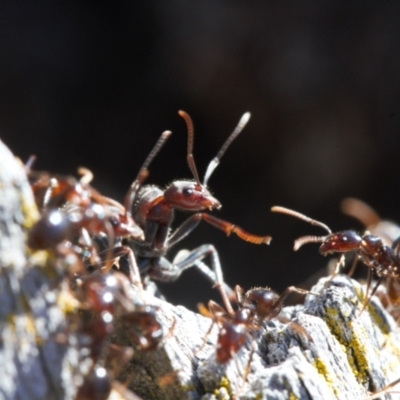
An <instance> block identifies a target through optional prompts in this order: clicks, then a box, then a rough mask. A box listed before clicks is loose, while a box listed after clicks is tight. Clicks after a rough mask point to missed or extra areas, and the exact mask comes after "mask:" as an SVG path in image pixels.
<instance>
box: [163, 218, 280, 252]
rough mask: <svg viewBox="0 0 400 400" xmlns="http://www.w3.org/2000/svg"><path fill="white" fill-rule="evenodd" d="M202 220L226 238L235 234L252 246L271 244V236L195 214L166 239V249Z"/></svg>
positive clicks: (218, 219)
mask: <svg viewBox="0 0 400 400" xmlns="http://www.w3.org/2000/svg"><path fill="white" fill-rule="evenodd" d="M201 220H203V221H205V222H207V223H208V224H210V225H212V226H214V227H215V228H217V229H220V230H221V231H223V232H225V233H226V235H227V236H229V235H230V234H231V233H235V234H236V235H237V236H239V238H240V239H242V240H244V241H246V242H250V243H253V244H262V243H264V244H269V243H270V242H271V239H272V238H271V236H257V235H253V234H251V233H248V232H246V231H244V230H243V229H242V228H240V227H238V226H236V225H234V224H232V223H230V222H228V221H224V220H222V219H220V218H216V217H214V216H213V215H210V214H206V213H196V214H193V215H192V216H191V217H189V218H188V219H187V220H186V221H185V222H183V224H182V225H181V226H179V227H178V228H177V229H176V230H175V232H174V233H173V234H172V235H171V236H170V237H169V239H168V247H171V246H173V245H174V244H176V243H177V242H179V241H181V240H182V239H183V238H184V237H186V236H187V235H188V234H189V233H190V232H191V231H192V230H193V229H194V228H196V226H197V225H198V224H199V222H200V221H201Z"/></svg>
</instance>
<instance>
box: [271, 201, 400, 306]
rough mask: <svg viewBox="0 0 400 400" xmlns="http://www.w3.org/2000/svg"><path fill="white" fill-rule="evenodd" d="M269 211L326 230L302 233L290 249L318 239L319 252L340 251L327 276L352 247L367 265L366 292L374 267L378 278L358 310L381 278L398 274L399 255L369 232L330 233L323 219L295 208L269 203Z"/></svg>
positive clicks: (367, 301) (395, 277) (330, 252)
mask: <svg viewBox="0 0 400 400" xmlns="http://www.w3.org/2000/svg"><path fill="white" fill-rule="evenodd" d="M271 211H272V212H277V213H281V214H287V215H290V216H292V217H295V218H298V219H301V220H303V221H305V222H308V223H309V224H311V225H316V226H319V227H321V228H323V229H325V230H326V231H327V232H328V235H325V236H303V237H300V238H299V239H296V240H295V242H294V250H295V251H297V250H298V249H299V248H300V247H301V246H303V245H304V244H307V243H321V246H320V248H319V251H320V253H321V254H322V255H327V254H332V253H342V255H341V257H340V259H339V261H338V263H337V265H336V270H335V272H334V274H333V275H332V277H331V279H333V277H334V276H336V275H337V274H338V273H339V268H340V266H341V265H343V264H344V253H347V252H350V251H355V252H356V255H357V258H358V259H360V260H361V262H362V263H363V264H365V265H366V266H367V267H369V269H368V282H367V293H368V291H369V288H370V285H371V281H372V271H375V273H376V274H377V275H378V277H379V279H378V281H377V283H376V285H375V286H374V288H373V289H372V291H371V294H370V295H368V296H367V297H366V299H365V302H364V305H363V307H362V311H363V310H364V309H365V307H366V306H367V305H368V303H369V301H370V299H371V297H372V296H373V295H374V294H375V292H376V290H377V289H378V287H379V285H380V284H381V283H382V281H383V279H384V278H391V279H395V280H398V278H399V276H400V270H399V269H400V257H399V255H397V254H396V253H395V252H394V250H393V249H392V248H391V247H389V246H387V245H385V244H384V242H383V240H382V239H381V238H380V237H379V236H375V235H370V234H369V233H367V234H365V235H362V236H361V235H359V234H358V233H356V232H354V231H351V230H347V231H342V232H337V233H332V231H331V230H330V228H329V227H328V226H327V225H325V224H324V223H322V222H319V221H316V220H314V219H311V218H309V217H307V216H305V215H303V214H301V213H299V212H297V211H293V210H290V209H288V208H285V207H280V206H275V207H272V208H271ZM362 311H361V312H362Z"/></svg>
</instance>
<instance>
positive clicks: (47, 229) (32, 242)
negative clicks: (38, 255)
mask: <svg viewBox="0 0 400 400" xmlns="http://www.w3.org/2000/svg"><path fill="white" fill-rule="evenodd" d="M73 229H74V224H73V223H72V222H71V220H70V218H69V216H68V214H66V213H65V212H63V211H62V210H52V211H49V212H47V213H46V214H45V215H43V216H42V218H41V219H40V220H39V221H38V222H37V223H36V224H35V225H34V226H33V228H32V229H31V231H30V232H29V236H28V246H29V247H30V248H31V249H33V250H43V249H47V248H54V247H55V246H56V245H57V244H59V243H61V242H62V241H63V240H65V239H67V238H68V237H70V236H71V233H72V231H73Z"/></svg>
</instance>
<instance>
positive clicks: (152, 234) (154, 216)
mask: <svg viewBox="0 0 400 400" xmlns="http://www.w3.org/2000/svg"><path fill="white" fill-rule="evenodd" d="M179 115H180V116H181V117H182V118H183V119H184V120H185V122H186V124H187V128H188V151H187V161H188V164H189V167H190V170H191V172H192V175H193V177H194V181H188V180H186V181H183V180H182V181H174V182H172V183H171V184H170V185H169V186H168V187H167V188H166V189H165V190H162V189H160V188H159V187H157V186H144V187H142V188H141V189H140V190H139V191H138V194H137V196H136V197H135V199H134V201H133V210H132V216H133V218H134V220H135V221H136V223H137V224H138V225H139V226H140V227H141V228H142V229H143V232H144V236H145V238H144V240H135V239H132V240H129V243H130V246H131V247H132V249H133V251H134V253H135V256H136V259H137V262H138V265H139V269H140V271H141V274H142V275H144V276H148V277H149V278H153V279H155V280H161V281H173V280H176V279H177V278H178V277H179V276H180V275H181V273H182V272H183V271H184V270H186V269H188V268H190V267H192V266H196V265H198V261H199V260H201V259H203V258H204V257H205V256H207V255H210V256H211V265H212V269H213V271H214V272H212V271H211V270H210V271H209V272H206V273H205V275H206V276H207V277H208V278H209V279H210V280H212V281H213V283H217V282H223V279H222V270H221V266H220V261H219V257H218V253H217V251H216V250H215V248H214V246H213V245H211V244H205V245H203V246H200V247H198V248H196V249H194V250H192V251H190V252H189V253H188V254H187V255H186V256H185V257H183V258H181V259H180V260H177V259H175V260H174V261H173V262H170V261H169V260H168V259H167V258H166V257H165V255H166V253H167V251H168V250H169V249H170V248H171V247H172V246H174V245H175V244H176V243H178V242H180V241H181V240H182V239H183V238H185V237H186V236H187V235H188V234H189V233H190V232H191V231H192V230H193V229H195V228H196V226H197V225H198V224H199V223H200V221H202V220H203V221H205V222H207V223H209V224H211V225H213V226H214V227H216V228H218V229H220V230H222V231H224V232H225V233H226V234H227V235H230V234H231V233H235V234H236V235H238V236H239V238H241V239H242V240H245V241H248V242H250V243H255V244H261V243H265V244H269V242H270V241H271V237H270V236H256V235H253V234H251V233H247V232H245V231H244V230H243V229H242V228H240V227H238V226H236V225H234V224H232V223H230V222H227V221H224V220H221V219H219V218H216V217H214V216H212V215H210V214H206V213H204V212H201V211H202V210H206V209H208V210H210V211H212V210H214V209H218V208H220V207H221V204H220V202H219V201H218V200H217V199H216V198H215V197H213V196H212V195H211V193H210V191H209V190H208V188H207V183H208V180H209V178H210V176H211V175H212V173H213V171H214V170H215V168H216V167H217V166H218V164H219V162H220V160H221V157H222V156H223V155H224V153H225V151H226V150H227V148H228V147H229V145H230V144H231V143H232V141H233V140H234V139H235V138H236V136H237V135H238V134H239V133H240V132H241V131H242V129H243V128H244V126H245V125H246V123H247V121H248V120H249V118H250V113H245V114H244V115H243V117H242V118H241V120H240V121H239V124H238V125H237V127H236V128H235V130H234V131H233V132H232V134H231V135H230V136H229V137H228V139H227V140H226V141H225V143H224V145H223V146H222V147H221V149H220V151H219V152H218V153H217V155H216V157H214V159H213V160H212V161H211V162H210V164H209V165H208V168H207V171H206V174H205V177H204V180H203V183H201V182H200V179H199V175H198V173H197V168H196V164H195V161H194V157H193V139H194V130H193V123H192V120H191V119H190V117H189V115H188V114H187V113H186V112H184V111H179ZM175 210H181V211H190V212H195V214H193V215H192V216H191V217H189V218H188V219H187V220H186V221H185V222H183V224H182V225H181V226H179V227H178V228H177V229H175V231H174V232H172V233H171V232H170V230H171V225H172V222H173V219H174V213H175ZM230 294H232V293H230Z"/></svg>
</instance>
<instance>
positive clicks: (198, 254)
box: [148, 244, 234, 314]
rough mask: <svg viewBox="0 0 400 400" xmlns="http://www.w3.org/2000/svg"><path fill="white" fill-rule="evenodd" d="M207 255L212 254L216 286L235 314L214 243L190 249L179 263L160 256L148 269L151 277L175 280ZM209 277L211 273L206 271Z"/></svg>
mask: <svg viewBox="0 0 400 400" xmlns="http://www.w3.org/2000/svg"><path fill="white" fill-rule="evenodd" d="M207 255H210V256H211V266H212V269H213V271H214V274H215V280H213V282H214V286H215V287H217V288H218V290H219V291H220V293H221V297H222V300H223V302H224V305H225V307H226V309H227V311H228V312H229V313H230V314H233V313H234V311H233V308H232V305H231V303H230V301H229V297H228V295H227V293H226V291H225V285H224V279H223V275H222V268H221V263H220V261H219V256H218V253H217V250H216V249H215V247H214V246H213V245H212V244H204V245H203V246H200V247H198V248H197V249H194V250H192V251H190V252H189V253H188V254H187V255H186V257H185V258H184V259H182V260H180V261H179V262H177V263H173V264H171V263H170V262H169V261H168V260H167V259H166V258H164V257H160V258H159V259H157V260H156V261H154V262H153V263H152V267H151V268H150V269H149V271H148V275H149V276H150V277H151V278H154V279H157V280H161V281H173V280H175V279H177V278H178V277H179V276H180V275H181V273H182V272H183V271H185V270H186V269H188V268H190V267H193V266H194V265H195V263H196V262H197V261H201V260H202V259H203V258H204V257H206V256H207ZM206 276H208V277H209V274H207V273H206Z"/></svg>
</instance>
